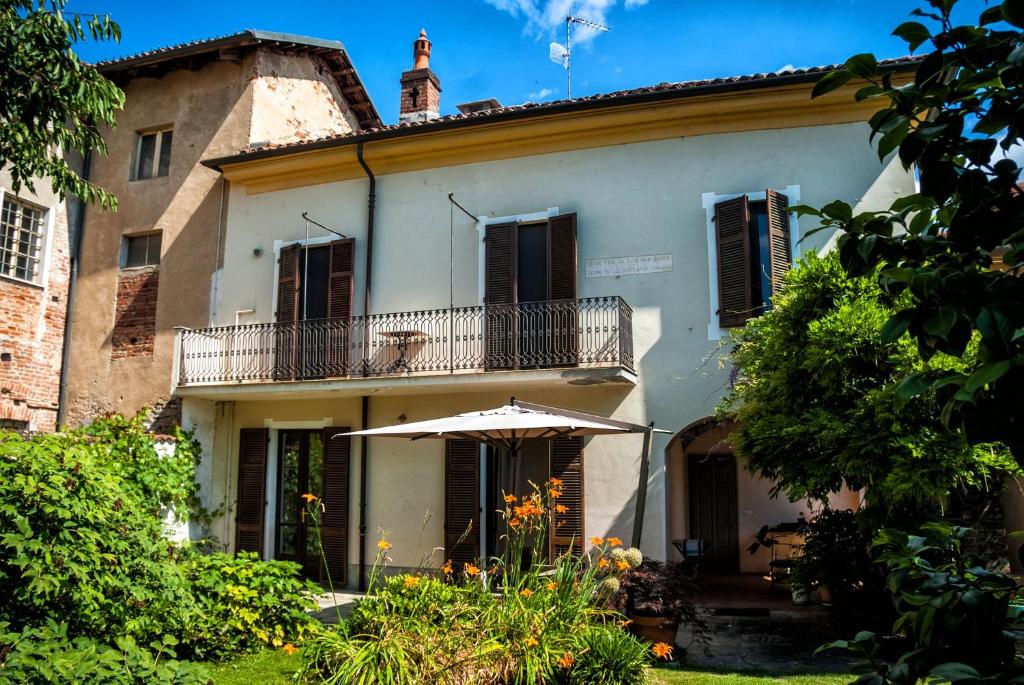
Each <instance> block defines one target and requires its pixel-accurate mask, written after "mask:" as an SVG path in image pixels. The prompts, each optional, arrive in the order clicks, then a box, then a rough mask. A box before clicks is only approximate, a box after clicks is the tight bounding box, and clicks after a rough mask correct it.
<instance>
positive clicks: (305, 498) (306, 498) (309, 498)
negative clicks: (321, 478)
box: [302, 492, 320, 504]
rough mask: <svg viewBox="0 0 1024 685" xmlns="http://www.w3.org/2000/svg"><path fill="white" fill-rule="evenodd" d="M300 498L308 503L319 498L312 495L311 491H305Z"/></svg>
mask: <svg viewBox="0 0 1024 685" xmlns="http://www.w3.org/2000/svg"><path fill="white" fill-rule="evenodd" d="M302 499H304V500H306V504H309V503H310V502H315V501H317V500H318V499H320V498H319V497H317V496H316V495H314V494H313V493H312V492H307V493H306V494H305V495H303V496H302Z"/></svg>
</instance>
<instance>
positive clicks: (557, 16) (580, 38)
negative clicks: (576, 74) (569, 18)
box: [484, 0, 648, 45]
mask: <svg viewBox="0 0 1024 685" xmlns="http://www.w3.org/2000/svg"><path fill="white" fill-rule="evenodd" d="M484 2H486V3H487V4H488V5H490V6H491V7H493V8H495V9H497V10H500V11H502V12H506V13H508V14H510V15H512V16H513V17H516V18H521V19H523V20H524V24H523V33H525V34H526V35H528V36H533V37H534V38H537V39H541V38H551V37H563V38H564V35H565V17H566V15H567V14H569V12H570V11H572V13H573V15H574V16H577V17H579V18H581V19H586V20H587V21H592V22H594V23H596V24H603V25H605V26H607V25H608V12H609V11H611V9H612V8H613V7H614V6H615V5H616V3H617V2H618V0H575V1H574V0H484ZM647 2H648V0H623V4H624V5H625V7H626V9H633V8H636V7H642V6H643V5H646V4H647ZM600 33H601V32H600V31H596V30H594V29H591V28H588V27H586V26H576V27H574V28H573V32H572V42H573V44H574V45H582V44H584V43H588V42H590V41H592V40H593V39H594V38H595V37H596V36H597V35H598V34H600Z"/></svg>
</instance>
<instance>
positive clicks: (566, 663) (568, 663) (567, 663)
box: [558, 652, 576, 670]
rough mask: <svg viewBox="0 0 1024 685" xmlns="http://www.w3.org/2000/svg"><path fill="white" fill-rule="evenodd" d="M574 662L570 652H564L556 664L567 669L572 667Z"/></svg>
mask: <svg viewBox="0 0 1024 685" xmlns="http://www.w3.org/2000/svg"><path fill="white" fill-rule="evenodd" d="M574 663H576V659H574V658H573V656H572V652H566V653H565V654H563V655H562V658H561V659H559V660H558V665H559V666H561V667H562V668H564V669H567V670H568V669H570V668H572V665H573V664H574Z"/></svg>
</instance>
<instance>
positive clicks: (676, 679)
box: [650, 668, 854, 685]
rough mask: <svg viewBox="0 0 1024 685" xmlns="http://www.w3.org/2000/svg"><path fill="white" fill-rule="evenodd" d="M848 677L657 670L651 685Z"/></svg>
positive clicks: (747, 684) (786, 683) (785, 683)
mask: <svg viewBox="0 0 1024 685" xmlns="http://www.w3.org/2000/svg"><path fill="white" fill-rule="evenodd" d="M853 679H854V676H850V675H833V674H823V673H814V674H810V675H772V674H767V673H723V672H714V671H688V670H685V669H669V668H658V669H655V670H654V671H653V674H652V676H651V680H650V683H651V685H846V684H847V683H849V682H851V681H852V680H853Z"/></svg>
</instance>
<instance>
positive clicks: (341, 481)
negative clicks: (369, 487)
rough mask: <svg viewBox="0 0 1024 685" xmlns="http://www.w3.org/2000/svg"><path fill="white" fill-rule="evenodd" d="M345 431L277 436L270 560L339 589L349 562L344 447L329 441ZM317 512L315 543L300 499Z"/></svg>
mask: <svg viewBox="0 0 1024 685" xmlns="http://www.w3.org/2000/svg"><path fill="white" fill-rule="evenodd" d="M347 431H348V429H347V428H328V429H324V430H283V431H281V432H280V434H279V449H278V470H277V474H278V475H277V484H278V485H277V521H276V529H275V530H276V535H275V541H276V542H275V550H274V556H275V558H277V559H285V560H288V561H294V562H296V563H297V564H299V565H301V566H302V572H303V575H305V576H306V577H307V578H310V579H311V580H314V581H317V582H326V581H327V579H328V573H329V575H330V580H331V582H332V583H333V584H334V585H335V587H339V586H344V583H345V575H346V570H347V561H348V493H349V488H348V486H349V452H350V450H349V446H350V439H349V438H347V437H338V438H336V437H334V436H335V435H337V434H338V433H342V432H347ZM307 493H309V494H312V495H315V496H316V497H317V498H318V500H317V502H318V503H319V504H322V509H321V510H320V511H319V516H320V522H321V523H320V530H319V534H320V538H321V540H322V544H323V554H321V551H320V542H321V540H318V538H317V533H318V531H317V528H316V526H315V525H313V524H314V522H313V520H312V519H311V517H310V515H309V514H308V507H307V504H306V500H305V499H304V498H303V495H305V494H307Z"/></svg>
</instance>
